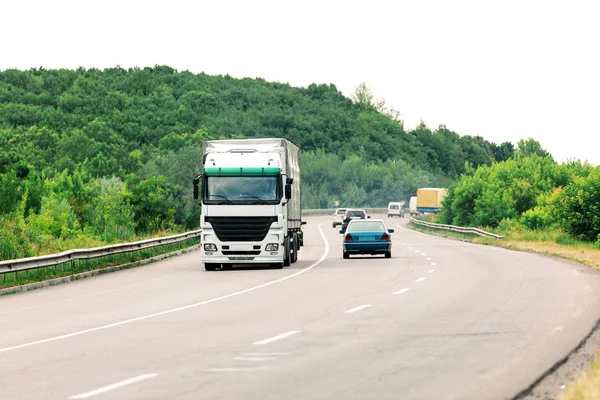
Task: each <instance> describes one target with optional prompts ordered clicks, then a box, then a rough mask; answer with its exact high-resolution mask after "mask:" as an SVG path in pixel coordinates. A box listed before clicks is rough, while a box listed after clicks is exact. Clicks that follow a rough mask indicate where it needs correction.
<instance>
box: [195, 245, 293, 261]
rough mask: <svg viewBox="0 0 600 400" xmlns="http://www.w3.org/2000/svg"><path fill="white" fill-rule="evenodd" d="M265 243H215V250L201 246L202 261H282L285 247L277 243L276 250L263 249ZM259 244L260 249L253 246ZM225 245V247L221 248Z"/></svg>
mask: <svg viewBox="0 0 600 400" xmlns="http://www.w3.org/2000/svg"><path fill="white" fill-rule="evenodd" d="M266 245H267V243H261V244H260V245H257V244H256V243H228V244H222V243H219V244H216V246H217V250H216V251H207V250H206V249H205V247H204V245H203V246H202V262H204V263H214V264H278V263H283V258H284V255H285V248H284V247H283V246H281V244H279V248H278V249H277V251H267V250H265V247H266ZM258 246H260V249H256V248H255V247H258ZM223 247H225V249H224V248H223Z"/></svg>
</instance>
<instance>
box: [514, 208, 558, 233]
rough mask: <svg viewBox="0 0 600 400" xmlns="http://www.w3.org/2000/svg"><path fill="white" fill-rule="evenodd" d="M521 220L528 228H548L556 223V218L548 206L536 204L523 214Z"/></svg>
mask: <svg viewBox="0 0 600 400" xmlns="http://www.w3.org/2000/svg"><path fill="white" fill-rule="evenodd" d="M519 222H520V223H521V224H522V225H523V226H524V227H526V228H527V229H531V230H536V229H546V228H550V227H551V226H552V225H553V224H554V223H555V218H554V216H553V215H552V213H551V210H550V207H548V206H536V207H534V208H532V209H531V210H527V211H525V212H524V213H523V214H521V218H519Z"/></svg>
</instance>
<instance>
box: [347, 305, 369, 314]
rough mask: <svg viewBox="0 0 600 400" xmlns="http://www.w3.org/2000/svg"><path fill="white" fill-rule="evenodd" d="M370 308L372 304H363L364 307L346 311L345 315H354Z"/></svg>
mask: <svg viewBox="0 0 600 400" xmlns="http://www.w3.org/2000/svg"><path fill="white" fill-rule="evenodd" d="M369 307H371V304H363V305H362V306H358V307H354V308H351V309H349V310H348V311H345V313H346V314H352V313H355V312H357V311H360V310H364V309H365V308H369Z"/></svg>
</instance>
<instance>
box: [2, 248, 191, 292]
mask: <svg viewBox="0 0 600 400" xmlns="http://www.w3.org/2000/svg"><path fill="white" fill-rule="evenodd" d="M198 242H199V238H190V239H187V240H184V241H182V242H179V243H173V244H168V245H164V246H159V247H153V248H149V249H142V250H138V251H135V252H132V253H125V254H116V255H110V256H105V257H101V258H96V259H91V260H74V261H72V262H68V263H64V264H60V265H57V266H53V267H44V268H38V269H35V270H28V271H21V272H14V273H13V272H11V273H5V274H2V275H0V289H4V288H10V287H15V286H21V285H26V284H29V283H35V282H41V281H45V280H48V279H54V278H61V277H66V276H73V275H76V274H80V273H83V272H88V271H93V270H98V269H102V268H107V267H112V266H118V265H123V264H128V263H133V262H136V261H140V260H145V259H148V258H152V257H155V256H158V255H162V254H166V253H171V252H174V251H178V250H182V249H185V248H188V247H191V246H193V245H196V244H198ZM15 292H16V290H15ZM11 293H13V292H11V291H9V292H6V293H4V294H5V295H6V294H11Z"/></svg>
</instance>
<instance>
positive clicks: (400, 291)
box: [394, 288, 410, 294]
mask: <svg viewBox="0 0 600 400" xmlns="http://www.w3.org/2000/svg"><path fill="white" fill-rule="evenodd" d="M409 290H410V289H408V288H405V289H400V290H398V291H397V292H394V294H402V293H406V292H408V291H409Z"/></svg>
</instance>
